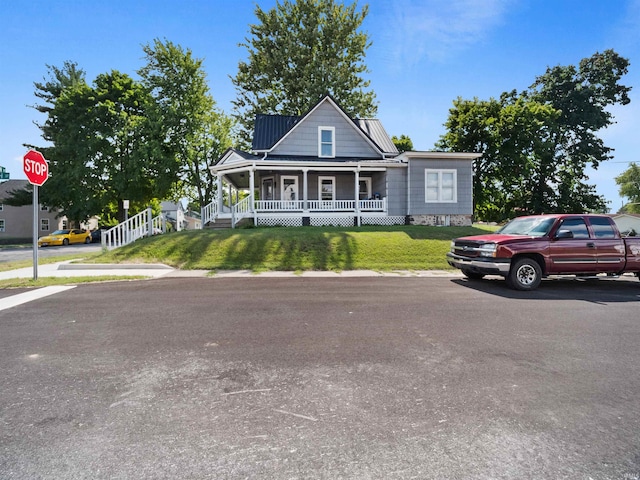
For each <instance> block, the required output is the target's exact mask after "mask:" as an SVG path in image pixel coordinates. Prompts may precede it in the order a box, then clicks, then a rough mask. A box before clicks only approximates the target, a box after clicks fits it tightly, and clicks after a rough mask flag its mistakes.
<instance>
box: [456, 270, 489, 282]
mask: <svg viewBox="0 0 640 480" xmlns="http://www.w3.org/2000/svg"><path fill="white" fill-rule="evenodd" d="M461 272H462V274H463V275H464V276H465V277H467V278H468V279H470V280H482V279H483V278H484V273H478V272H473V271H471V270H468V269H466V268H463V269H461Z"/></svg>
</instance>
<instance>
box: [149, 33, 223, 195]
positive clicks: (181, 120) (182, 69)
mask: <svg viewBox="0 0 640 480" xmlns="http://www.w3.org/2000/svg"><path fill="white" fill-rule="evenodd" d="M143 50H144V53H145V55H146V62H147V63H146V65H145V66H144V67H143V68H141V69H140V70H139V72H138V73H139V74H140V76H141V78H142V81H143V83H144V85H145V86H146V87H147V88H148V90H149V91H150V92H151V95H152V97H153V99H154V101H155V102H156V104H157V106H158V115H159V119H160V122H159V125H160V126H161V128H162V130H163V132H164V135H165V138H166V142H165V146H166V149H167V151H168V152H170V153H171V154H172V155H175V158H176V160H177V162H178V163H179V165H180V180H179V182H178V183H177V184H176V189H175V190H174V192H173V194H174V195H173V196H174V197H178V198H181V197H183V196H186V197H187V198H188V199H189V200H191V202H190V203H191V204H192V205H193V204H194V203H195V204H198V205H206V204H208V203H210V202H211V201H212V199H213V193H214V188H215V181H214V179H213V178H212V175H211V172H210V171H209V168H208V167H210V166H211V165H213V164H214V162H215V161H216V160H217V159H218V158H219V157H220V156H221V155H222V153H223V152H224V151H225V150H226V149H227V148H228V147H230V146H231V144H232V137H231V130H232V126H233V122H232V120H231V118H230V117H227V116H226V115H225V114H224V113H223V112H222V111H221V110H220V109H218V108H217V107H216V103H215V101H214V99H213V97H212V96H211V94H210V92H209V86H208V84H207V79H206V74H205V72H204V69H203V65H202V63H203V60H202V59H199V58H195V57H194V56H193V53H192V52H191V50H189V49H187V50H185V49H183V48H182V47H181V46H180V45H176V44H174V43H172V42H170V41H166V40H165V41H164V42H163V41H160V40H158V39H156V40H154V41H153V43H152V44H147V45H145V46H144V47H143Z"/></svg>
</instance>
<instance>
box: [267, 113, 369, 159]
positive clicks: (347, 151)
mask: <svg viewBox="0 0 640 480" xmlns="http://www.w3.org/2000/svg"><path fill="white" fill-rule="evenodd" d="M320 126H322V127H335V135H336V139H335V141H336V158H338V157H349V158H380V154H379V153H377V152H376V151H375V149H374V148H373V147H372V146H371V145H370V144H369V143H368V142H367V141H366V140H365V139H364V138H363V137H362V135H361V134H360V133H358V131H357V130H356V127H355V126H354V125H353V124H352V123H350V122H348V121H347V120H346V119H345V118H344V117H343V116H342V115H341V114H340V112H337V111H336V110H335V109H334V108H333V107H332V106H331V105H330V104H328V103H323V104H322V105H320V106H319V107H318V109H317V110H316V111H315V112H313V113H312V114H311V115H309V116H308V117H307V118H306V119H305V120H304V121H303V122H302V123H301V124H299V125H298V126H296V127H295V128H294V130H292V131H291V132H290V133H289V135H288V136H287V137H286V138H285V139H284V141H283V142H282V143H281V144H280V145H278V146H277V147H276V148H274V149H273V151H272V152H273V154H277V155H300V156H307V157H316V156H318V127H320Z"/></svg>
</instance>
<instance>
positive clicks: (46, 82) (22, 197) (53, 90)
mask: <svg viewBox="0 0 640 480" xmlns="http://www.w3.org/2000/svg"><path fill="white" fill-rule="evenodd" d="M46 68H47V76H46V77H45V78H43V81H42V82H34V84H33V85H34V87H35V92H34V95H35V96H36V97H37V98H39V99H41V100H43V101H44V102H45V103H43V104H37V105H33V106H32V108H35V109H36V110H37V111H39V112H40V113H45V114H47V115H49V113H50V112H51V111H52V110H53V108H54V106H55V104H56V101H57V100H58V98H59V97H60V96H61V94H62V92H63V91H64V90H65V89H66V88H76V87H78V86H79V85H83V84H86V81H85V72H84V71H83V70H81V69H80V68H78V64H77V63H76V62H72V61H69V60H67V61H65V62H64V64H63V66H62V67H61V68H60V67H56V66H53V65H46ZM36 125H37V126H38V127H39V128H40V129H41V130H42V138H43V139H44V140H46V141H47V142H51V141H52V133H51V129H50V127H48V126H47V125H46V124H39V123H36ZM25 147H27V148H34V149H36V150H39V151H41V152H43V153H44V155H45V158H47V159H48V158H49V156H50V153H49V152H50V150H49V148H46V147H36V146H35V145H29V144H26V145H25ZM49 191H53V190H52V189H51V187H41V188H40V190H39V192H38V193H39V197H40V201H41V203H42V204H43V205H53V199H52V198H49V196H48V192H49ZM32 202H33V188H32V186H31V185H27V186H26V187H25V188H24V189H18V190H13V191H11V192H9V196H8V198H7V199H6V203H7V204H8V205H12V206H17V207H19V206H23V205H31V204H32ZM63 214H65V212H63Z"/></svg>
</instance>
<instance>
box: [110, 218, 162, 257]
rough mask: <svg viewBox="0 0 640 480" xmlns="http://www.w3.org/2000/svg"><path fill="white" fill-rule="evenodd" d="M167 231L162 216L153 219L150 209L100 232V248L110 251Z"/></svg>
mask: <svg viewBox="0 0 640 480" xmlns="http://www.w3.org/2000/svg"><path fill="white" fill-rule="evenodd" d="M166 229H167V224H166V220H165V218H164V216H163V215H158V216H157V217H153V214H152V213H151V208H148V209H147V210H145V211H144V212H140V213H138V214H137V215H134V216H133V217H131V218H129V219H128V220H126V221H124V222H122V223H119V224H118V225H116V226H115V227H113V228H110V229H109V230H106V231H105V232H102V235H101V238H102V248H103V249H107V250H112V249H114V248H118V247H122V246H124V245H128V244H130V243H133V242H135V241H136V240H138V239H139V238H142V237H150V236H151V235H155V234H158V233H164V232H165V231H166Z"/></svg>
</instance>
